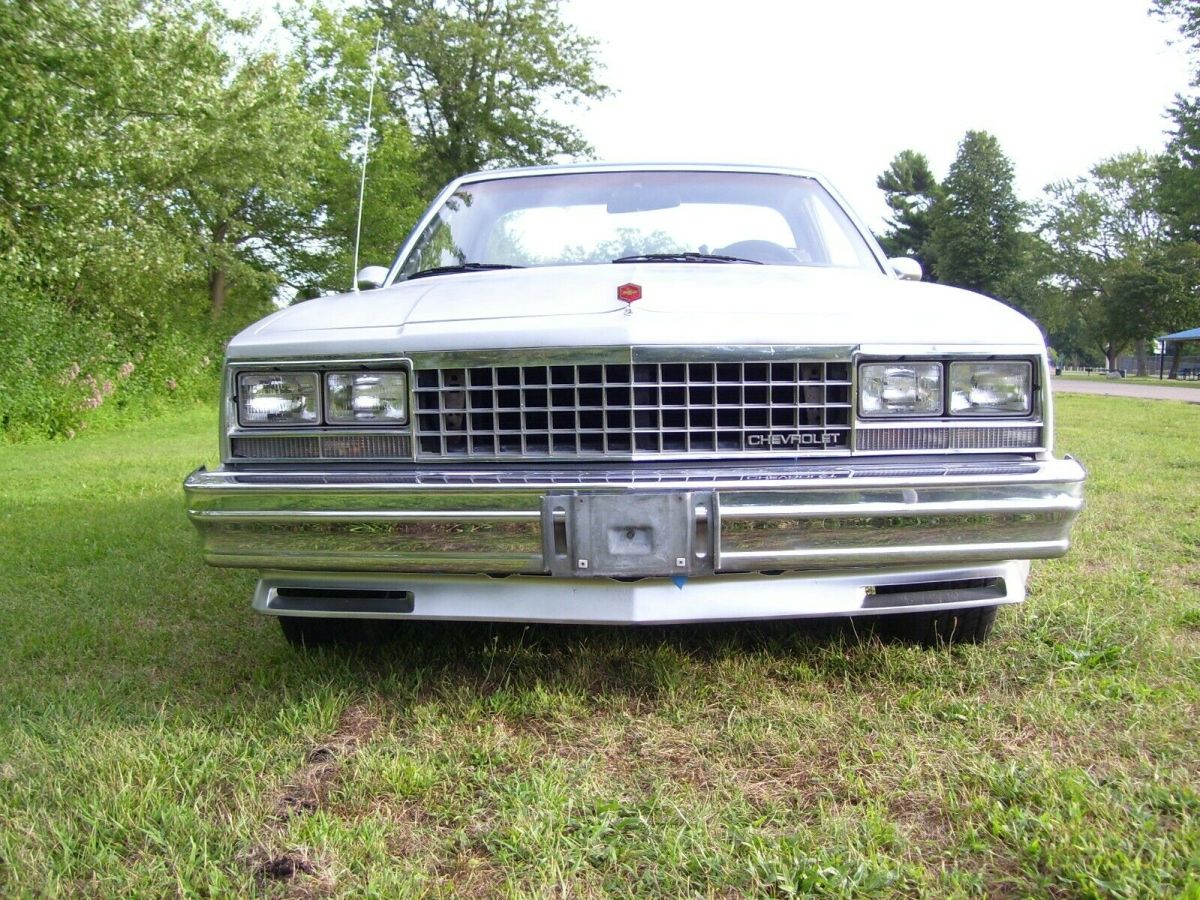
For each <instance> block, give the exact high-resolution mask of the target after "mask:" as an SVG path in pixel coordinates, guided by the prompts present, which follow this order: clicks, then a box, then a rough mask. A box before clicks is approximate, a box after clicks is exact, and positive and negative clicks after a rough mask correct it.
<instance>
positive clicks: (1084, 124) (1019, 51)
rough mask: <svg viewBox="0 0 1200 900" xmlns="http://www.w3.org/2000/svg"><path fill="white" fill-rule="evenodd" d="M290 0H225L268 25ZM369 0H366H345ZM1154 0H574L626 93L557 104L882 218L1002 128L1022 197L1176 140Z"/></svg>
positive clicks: (589, 132)
mask: <svg viewBox="0 0 1200 900" xmlns="http://www.w3.org/2000/svg"><path fill="white" fill-rule="evenodd" d="M273 2H274V0H225V3H226V5H227V6H229V7H231V8H233V9H235V10H238V11H257V12H259V13H261V14H263V16H264V19H265V20H266V22H267V23H268V27H270V24H272V23H277V22H278V19H277V17H276V16H274V15H273V14H272V12H271V10H270V7H271V6H272V5H273ZM335 2H350V3H352V2H354V0H335ZM1149 5H1150V0H990V2H981V0H821V2H814V0H790V2H789V0H724V2H721V3H717V2H713V0H564V2H563V15H564V18H565V19H566V21H567V22H569V23H570V24H572V25H574V26H575V27H576V28H577V29H578V30H579V31H580V32H581V33H582V34H585V35H589V36H591V37H594V38H596V39H597V40H598V41H599V46H598V55H599V57H600V59H601V61H602V62H603V64H604V67H605V69H604V72H603V78H602V80H603V81H604V82H605V83H606V84H608V85H609V86H610V87H612V88H613V89H614V94H613V95H612V96H611V97H609V98H608V99H606V100H603V101H601V102H599V103H597V104H593V105H592V106H591V107H590V108H588V109H586V110H580V109H570V108H569V109H565V110H556V112H557V113H558V114H559V115H560V116H561V117H562V118H564V119H566V120H567V121H569V122H572V123H573V124H575V125H577V126H578V127H579V128H581V129H582V131H583V133H584V135H585V136H586V137H587V139H588V140H589V141H590V142H591V144H592V145H593V146H594V147H595V149H596V155H597V157H598V158H599V159H601V160H605V161H610V162H633V161H640V162H657V161H668V162H744V163H764V164H781V165H789V166H797V167H800V168H807V169H815V170H816V171H818V172H821V173H823V174H825V175H827V176H828V177H829V178H830V180H831V181H832V182H833V183H834V185H835V186H837V187H838V189H839V190H840V191H841V193H842V194H843V195H844V196H845V197H846V198H847V199H848V200H849V201H850V203H851V205H852V206H854V207H855V209H856V210H857V211H858V212H859V213H860V214H861V215H862V216H863V217H864V218H865V219H866V221H867V223H868V224H869V225H871V226H872V227H881V226H882V219H883V217H884V216H885V215H886V214H887V207H886V206H885V205H884V202H883V195H882V193H881V192H880V191H879V190H878V189H876V187H875V179H876V177H877V176H878V175H879V174H880V173H881V172H882V171H883V170H884V169H885V168H886V167H887V165H888V163H889V162H890V161H891V159H892V157H893V156H895V154H896V153H897V152H899V151H900V150H903V149H906V148H911V149H913V150H917V151H920V152H922V153H924V154H925V155H926V156H927V157H928V158H929V161H930V164H931V166H932V167H933V170H934V174H935V175H937V176H938V177H939V178H943V177H945V174H946V170H947V168H948V167H949V165H950V163H951V161H952V160H953V159H954V155H955V153H956V151H957V147H958V142H959V140H961V139H962V136H963V133H964V132H965V131H967V130H968V129H983V130H986V131H990V132H992V133H993V134H994V135H996V137H997V138H998V139H999V141H1000V146H1001V147H1002V148H1003V150H1004V152H1005V153H1007V154H1008V156H1009V158H1010V159H1012V161H1013V163H1014V166H1015V169H1016V178H1017V191H1018V193H1019V194H1020V195H1021V197H1022V198H1023V199H1025V200H1035V199H1038V198H1039V197H1040V195H1041V191H1042V188H1043V187H1044V186H1045V185H1046V184H1047V183H1049V182H1051V181H1056V180H1059V179H1063V178H1073V177H1075V176H1078V175H1082V174H1083V173H1084V172H1086V171H1087V169H1088V168H1089V167H1090V166H1091V165H1093V164H1094V163H1096V162H1099V161H1100V160H1101V159H1104V158H1106V157H1108V156H1111V155H1113V154H1115V153H1120V152H1124V151H1130V150H1135V149H1137V148H1139V147H1140V148H1143V149H1146V150H1159V149H1161V148H1162V146H1163V145H1164V143H1165V130H1166V128H1167V122H1166V119H1165V118H1164V112H1165V110H1166V108H1167V106H1168V105H1169V104H1170V103H1171V101H1172V99H1173V97H1174V95H1175V94H1176V93H1177V92H1179V91H1184V90H1186V89H1187V84H1188V79H1189V74H1190V65H1189V61H1188V59H1187V56H1186V53H1185V49H1184V47H1183V46H1182V45H1178V44H1176V45H1171V44H1170V42H1171V41H1172V40H1174V39H1175V38H1177V36H1178V32H1177V31H1176V30H1175V27H1174V25H1173V24H1172V23H1170V22H1164V21H1163V20H1161V19H1157V18H1151V17H1150V16H1149V15H1148V14H1147V9H1148V7H1149Z"/></svg>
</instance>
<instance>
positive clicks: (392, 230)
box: [286, 6, 440, 297]
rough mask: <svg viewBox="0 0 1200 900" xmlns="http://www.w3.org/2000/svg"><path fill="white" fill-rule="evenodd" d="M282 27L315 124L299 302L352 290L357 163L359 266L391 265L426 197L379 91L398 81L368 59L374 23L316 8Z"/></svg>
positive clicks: (406, 136) (390, 62)
mask: <svg viewBox="0 0 1200 900" xmlns="http://www.w3.org/2000/svg"><path fill="white" fill-rule="evenodd" d="M286 24H287V26H288V29H289V31H290V32H291V34H292V36H293V38H294V39H295V40H296V44H297V47H296V58H297V61H298V65H299V66H300V67H301V68H302V69H303V70H304V71H306V72H308V73H309V75H308V77H307V78H306V80H305V84H304V87H303V97H304V102H305V104H306V105H307V106H308V107H309V108H310V109H311V110H312V112H313V114H314V115H315V116H316V117H318V118H319V119H320V120H321V122H322V124H321V127H320V128H319V129H318V130H317V131H316V132H315V134H314V138H315V140H316V144H317V152H318V154H319V163H318V164H317V166H316V169H315V173H316V177H317V179H318V190H319V192H320V194H321V197H322V198H323V200H324V207H323V211H322V215H321V216H320V218H319V220H318V221H317V222H316V227H317V231H318V235H319V238H318V240H316V241H314V242H313V243H312V244H310V249H311V250H312V252H313V257H312V260H311V263H312V265H311V269H312V271H311V272H310V274H309V277H308V281H307V283H303V284H300V285H298V288H299V291H298V293H299V296H300V297H307V296H316V295H318V294H320V293H324V292H327V291H329V290H345V289H347V288H349V287H350V286H351V285H352V281H353V276H354V273H353V272H352V271H351V270H352V268H353V257H354V242H355V237H356V234H357V232H358V210H359V188H360V181H361V176H362V164H363V159H364V154H365V155H366V161H367V170H366V188H365V192H364V195H363V204H362V246H361V252H360V265H367V264H385V263H387V262H390V261H391V259H392V257H393V256H394V255H395V253H396V249H397V248H398V246H399V245H400V243H401V241H402V240H403V238H404V236H405V234H406V233H407V232H408V230H409V229H410V228H411V227H412V225H413V223H414V222H415V221H416V219H417V217H418V216H419V215H420V213H421V211H422V210H423V209H424V208H425V205H426V204H427V203H428V201H429V200H430V192H431V191H432V190H433V189H434V188H433V186H430V185H427V184H426V183H425V180H424V178H423V177H422V175H421V172H420V159H419V156H418V153H417V149H416V146H415V144H414V139H413V135H412V132H411V131H410V129H409V126H408V123H407V121H406V120H405V117H404V114H403V111H402V110H399V109H397V108H396V106H395V104H394V103H393V102H392V97H391V96H390V94H389V93H388V91H387V90H386V89H385V88H386V85H388V84H390V83H393V82H395V81H397V80H399V78H400V75H399V73H398V72H397V71H396V69H395V65H394V59H393V58H392V56H391V55H389V54H386V53H382V54H380V55H379V56H378V57H376V55H375V53H374V50H375V42H376V38H377V36H380V35H379V28H378V24H377V23H375V22H373V21H372V20H370V19H368V18H366V17H363V16H355V15H347V14H344V13H341V12H336V11H332V10H329V9H327V8H324V7H321V6H317V7H314V8H312V9H311V10H307V11H303V12H302V13H299V14H294V15H292V16H290V17H289V18H288V19H287V20H286ZM373 66H374V68H373ZM372 77H374V78H375V80H376V82H377V85H376V89H375V91H374V92H373V94H372V91H371V81H372ZM368 109H370V113H371V115H370V120H371V127H370V131H369V133H368V132H367V131H366V123H367V118H368V115H367V113H368ZM438 187H440V185H438Z"/></svg>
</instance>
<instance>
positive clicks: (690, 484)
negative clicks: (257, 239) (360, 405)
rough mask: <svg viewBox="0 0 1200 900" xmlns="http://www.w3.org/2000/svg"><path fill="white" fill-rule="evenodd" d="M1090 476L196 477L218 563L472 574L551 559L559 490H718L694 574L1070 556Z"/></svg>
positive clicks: (700, 523)
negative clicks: (552, 506)
mask: <svg viewBox="0 0 1200 900" xmlns="http://www.w3.org/2000/svg"><path fill="white" fill-rule="evenodd" d="M1083 479H1084V472H1083V469H1082V468H1081V467H1080V466H1079V464H1078V463H1076V462H1075V461H1074V460H1072V459H1069V458H1068V459H1063V460H1043V461H1038V462H1033V461H1018V462H1002V463H996V462H982V461H981V462H962V463H957V462H956V463H954V464H946V463H938V462H915V463H911V464H907V465H900V464H891V465H849V464H847V465H844V466H825V467H813V466H801V465H797V466H794V467H786V466H782V467H781V466H774V467H770V468H766V467H764V468H761V469H749V468H743V469H737V468H722V469H711V470H708V471H706V472H699V471H698V470H696V469H675V470H671V469H662V470H647V469H638V468H635V467H628V468H626V469H607V470H603V471H596V470H585V469H580V470H569V471H568V470H563V471H550V472H543V471H537V470H530V471H526V472H521V473H511V472H508V473H496V472H494V471H486V470H479V471H463V470H447V471H444V472H430V471H420V472H411V473H397V472H374V473H372V472H362V471H360V472H342V471H332V470H329V471H309V472H307V473H298V472H295V471H275V472H272V471H270V470H256V471H254V472H234V471H227V470H224V469H222V470H218V471H215V472H207V471H205V470H203V469H201V470H199V471H197V472H195V473H193V474H192V475H191V476H190V477H189V478H188V479H187V481H186V483H185V485H184V488H185V492H186V494H187V501H188V514H189V516H190V518H191V520H192V522H193V523H194V524H195V526H196V528H197V529H198V530H199V532H200V534H201V537H202V539H203V542H204V548H205V558H206V559H207V561H208V562H210V563H212V564H214V565H220V566H242V567H250V568H258V569H270V570H297V571H303V572H306V573H315V572H337V573H351V572H363V573H367V572H376V573H414V574H420V573H428V574H434V573H440V574H458V575H479V574H524V575H540V574H545V573H547V572H550V571H551V569H552V565H551V564H552V562H553V552H552V548H553V547H554V537H553V533H554V530H555V521H554V520H553V519H552V512H551V511H550V510H549V508H548V506H547V503H546V498H548V497H563V496H575V495H581V494H584V495H586V494H641V493H657V494H661V493H671V492H685V491H686V492H689V493H690V494H691V495H693V496H694V497H697V498H703V499H702V501H697V502H699V504H700V505H699V506H698V507H697V520H696V521H691V520H690V518H689V521H688V522H686V523H684V524H681V525H680V527H688V528H695V529H696V532H695V534H694V535H693V536H692V537H693V539H692V540H691V542H690V543H689V545H688V546H689V547H693V548H694V550H695V553H696V555H695V557H694V558H691V559H689V560H688V561H687V565H686V574H688V575H690V576H701V577H703V576H706V575H712V574H722V573H747V572H760V571H772V570H798V571H808V570H832V569H846V568H861V567H872V568H878V567H903V566H921V567H929V566H941V567H945V566H960V567H961V566H968V565H979V564H984V563H991V562H999V561H1004V560H1014V559H1034V558H1042V557H1053V556H1061V555H1062V554H1063V553H1065V552H1066V550H1067V547H1068V544H1069V532H1070V528H1071V524H1072V522H1073V521H1074V519H1075V516H1076V515H1077V514H1078V512H1079V510H1080V508H1081V506H1082V486H1083ZM610 518H611V516H610ZM630 565H633V566H634V567H635V566H636V562H634V563H631V564H630ZM556 571H560V570H558V569H556ZM574 574H578V575H593V574H601V575H603V574H605V573H603V572H601V573H593V572H590V571H580V572H575V573H574ZM620 574H627V575H636V574H639V573H637V572H636V571H635V568H627V569H622V570H621V572H620ZM641 574H648V573H641ZM586 580H589V579H572V581H573V582H574V581H586ZM590 580H600V579H590ZM668 584H669V582H668ZM575 589H576V588H575V587H572V588H571V590H575Z"/></svg>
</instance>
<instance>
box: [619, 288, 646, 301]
mask: <svg viewBox="0 0 1200 900" xmlns="http://www.w3.org/2000/svg"><path fill="white" fill-rule="evenodd" d="M617 299H618V300H624V301H625V302H626V303H632V302H633V301H634V300H641V299H642V286H641V285H640V284H623V285H621V286H620V287H619V288H617Z"/></svg>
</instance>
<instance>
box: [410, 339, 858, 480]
mask: <svg viewBox="0 0 1200 900" xmlns="http://www.w3.org/2000/svg"><path fill="white" fill-rule="evenodd" d="M415 382H416V384H415V413H416V438H417V450H418V454H419V455H420V456H422V457H431V456H432V457H464V458H473V459H477V458H491V459H496V458H513V457H543V458H544V457H558V458H576V459H584V458H592V457H610V458H611V457H614V456H617V457H619V456H622V455H624V456H662V455H687V454H693V453H702V454H703V453H709V454H717V453H720V454H728V453H757V454H772V455H785V454H786V455H797V454H810V453H819V452H822V451H827V450H829V451H832V450H837V451H842V452H845V451H847V450H848V449H849V438H850V417H851V395H850V365H849V363H847V362H824V361H821V362H678V363H640V362H634V363H610V364H594V365H535V366H481V367H474V368H441V369H426V370H419V371H417V372H416V373H415Z"/></svg>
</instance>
